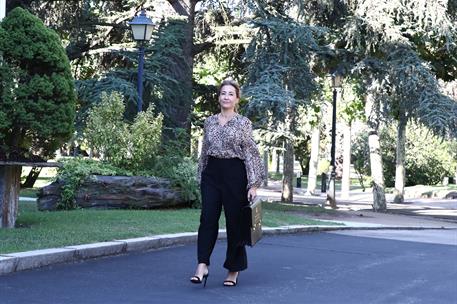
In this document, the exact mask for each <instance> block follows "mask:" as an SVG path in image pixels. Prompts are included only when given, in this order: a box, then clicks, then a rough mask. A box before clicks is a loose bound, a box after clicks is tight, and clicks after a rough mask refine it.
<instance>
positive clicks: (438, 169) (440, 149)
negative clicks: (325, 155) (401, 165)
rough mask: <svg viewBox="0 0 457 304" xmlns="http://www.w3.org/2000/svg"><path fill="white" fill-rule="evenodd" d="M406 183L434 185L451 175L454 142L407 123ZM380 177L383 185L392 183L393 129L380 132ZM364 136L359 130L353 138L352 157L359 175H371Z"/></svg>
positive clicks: (391, 184) (393, 160)
mask: <svg viewBox="0 0 457 304" xmlns="http://www.w3.org/2000/svg"><path fill="white" fill-rule="evenodd" d="M406 137H407V139H406V158H405V170H406V186H414V185H418V184H422V185H435V184H438V183H440V182H441V181H442V179H443V177H444V176H452V173H453V170H454V168H455V166H456V165H457V160H456V159H455V152H453V151H454V150H455V147H456V142H455V141H446V140H442V139H439V138H437V137H435V136H432V135H431V134H429V132H427V130H426V129H425V128H423V127H419V126H417V125H415V124H412V123H410V124H409V125H408V127H407V131H406ZM380 141H381V153H382V161H383V173H384V181H385V184H386V186H387V187H394V186H395V168H396V142H397V139H396V130H395V128H394V127H388V128H387V127H386V128H383V129H382V130H381V132H380ZM369 157H370V155H369V149H368V136H367V135H366V133H361V134H359V136H357V137H356V138H354V142H353V148H352V159H353V163H354V168H355V170H356V171H357V173H358V174H359V175H371V172H370V158H369Z"/></svg>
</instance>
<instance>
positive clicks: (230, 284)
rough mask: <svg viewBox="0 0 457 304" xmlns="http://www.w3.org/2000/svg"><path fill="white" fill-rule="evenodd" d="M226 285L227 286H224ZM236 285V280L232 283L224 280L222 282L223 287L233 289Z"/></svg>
mask: <svg viewBox="0 0 457 304" xmlns="http://www.w3.org/2000/svg"><path fill="white" fill-rule="evenodd" d="M226 283H228V284H226ZM236 284H238V278H237V279H236V281H232V280H225V281H224V286H225V287H235V286H236Z"/></svg>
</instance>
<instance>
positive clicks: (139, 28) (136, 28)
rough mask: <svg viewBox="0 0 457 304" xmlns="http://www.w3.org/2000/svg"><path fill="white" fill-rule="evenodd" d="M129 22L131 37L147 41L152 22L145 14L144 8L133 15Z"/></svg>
mask: <svg viewBox="0 0 457 304" xmlns="http://www.w3.org/2000/svg"><path fill="white" fill-rule="evenodd" d="M129 24H130V26H131V28H132V33H133V39H135V40H136V41H149V40H150V39H151V35H152V29H153V28H154V22H152V20H151V19H150V18H149V17H148V16H146V12H145V10H144V9H142V10H141V12H140V14H139V15H137V16H135V17H133V19H132V21H130V22H129Z"/></svg>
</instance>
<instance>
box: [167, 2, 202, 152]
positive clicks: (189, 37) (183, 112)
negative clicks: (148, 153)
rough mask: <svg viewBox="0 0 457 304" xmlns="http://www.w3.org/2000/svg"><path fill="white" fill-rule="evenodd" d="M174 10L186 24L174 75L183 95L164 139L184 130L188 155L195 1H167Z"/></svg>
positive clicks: (192, 103)
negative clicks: (177, 71)
mask: <svg viewBox="0 0 457 304" xmlns="http://www.w3.org/2000/svg"><path fill="white" fill-rule="evenodd" d="M168 2H169V3H170V4H171V5H172V6H173V8H174V10H175V11H176V12H177V13H178V14H179V15H181V16H183V17H186V18H187V23H186V25H185V27H184V29H183V32H184V40H183V41H182V50H183V57H184V62H185V64H184V65H183V66H182V67H181V70H180V72H179V73H176V75H175V77H176V81H177V82H178V83H180V85H181V86H182V92H183V93H184V95H183V96H182V99H181V100H179V101H178V102H179V103H178V105H177V106H176V109H175V114H174V115H173V121H174V125H172V126H166V128H164V138H165V139H167V140H174V139H177V138H176V134H175V132H174V130H175V129H176V128H182V129H184V130H186V134H187V139H186V145H185V149H186V150H187V152H188V153H190V138H191V136H190V132H191V123H190V114H191V112H192V109H193V107H194V99H193V98H192V79H193V78H192V76H193V66H194V64H193V62H194V55H195V54H194V40H193V39H194V25H195V20H194V19H195V5H196V3H197V2H198V1H197V0H175V1H171V0H169V1H168Z"/></svg>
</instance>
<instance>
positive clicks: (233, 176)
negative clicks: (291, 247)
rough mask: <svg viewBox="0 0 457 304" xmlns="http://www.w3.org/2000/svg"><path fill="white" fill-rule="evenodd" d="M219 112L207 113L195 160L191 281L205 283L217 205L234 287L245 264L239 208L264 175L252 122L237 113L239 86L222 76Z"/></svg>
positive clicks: (228, 283)
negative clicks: (197, 206)
mask: <svg viewBox="0 0 457 304" xmlns="http://www.w3.org/2000/svg"><path fill="white" fill-rule="evenodd" d="M218 93H219V94H218V95H219V105H220V109H221V112H220V113H218V114H216V115H212V116H210V117H208V118H207V119H206V120H205V125H204V140H203V146H202V152H201V155H200V159H199V165H198V178H199V181H200V191H201V195H202V210H201V216H200V227H199V229H198V250H197V251H198V266H197V270H196V271H195V276H193V277H191V279H190V280H191V282H192V283H196V284H199V283H202V282H204V285H206V280H207V278H208V274H209V272H208V266H209V265H210V256H211V253H212V251H213V248H214V245H215V243H216V240H217V234H218V229H219V226H218V222H219V217H220V214H221V209H222V206H223V207H224V213H225V218H226V228H227V253H226V259H225V263H224V267H225V268H226V269H227V270H228V274H227V278H226V279H225V281H224V286H227V287H231V286H236V285H237V283H238V274H239V272H240V271H242V270H244V269H246V268H247V256H246V249H245V246H244V243H243V239H242V237H241V235H242V231H241V221H240V219H241V210H242V208H243V207H244V206H246V205H247V204H249V201H252V200H253V199H254V198H255V196H256V191H257V188H258V187H259V186H260V185H261V183H262V181H263V179H264V178H265V172H264V168H263V162H262V160H261V159H260V155H259V151H258V149H257V147H256V144H255V142H254V139H253V138H252V125H251V121H250V120H249V119H247V118H246V117H244V116H241V115H239V114H238V113H237V112H236V109H237V106H238V102H239V100H240V87H239V85H238V84H237V83H236V82H235V81H232V80H224V81H223V82H222V83H221V85H220V87H219V92H218Z"/></svg>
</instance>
